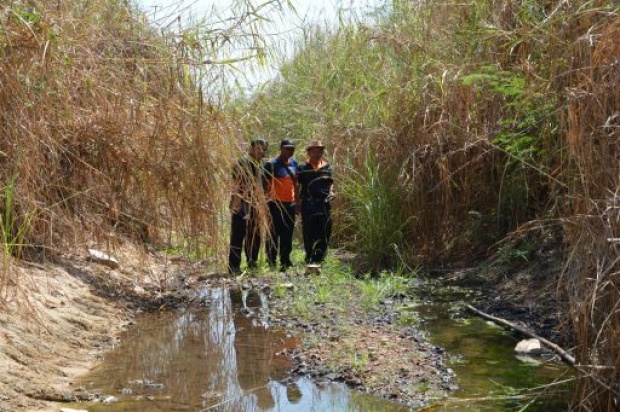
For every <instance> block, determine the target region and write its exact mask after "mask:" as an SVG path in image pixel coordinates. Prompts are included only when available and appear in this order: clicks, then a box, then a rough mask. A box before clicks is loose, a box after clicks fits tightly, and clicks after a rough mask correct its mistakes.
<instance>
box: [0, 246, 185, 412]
mask: <svg viewBox="0 0 620 412" xmlns="http://www.w3.org/2000/svg"><path fill="white" fill-rule="evenodd" d="M95 246H96V245H95ZM99 249H100V250H104V251H105V249H104V248H99ZM121 250H122V251H121ZM109 253H110V254H111V255H113V256H114V257H115V258H117V259H118V261H119V262H120V267H119V268H118V269H111V268H109V267H107V266H105V265H102V264H100V263H95V262H91V261H89V258H88V257H89V254H88V252H87V250H86V249H84V250H83V251H80V252H77V253H73V254H67V255H65V256H63V257H62V260H61V261H60V263H55V264H46V265H37V264H32V263H26V262H22V263H15V262H13V263H11V266H10V267H9V268H8V269H5V270H9V271H10V272H6V273H10V274H11V278H12V279H13V282H12V283H13V286H12V287H10V288H9V290H10V293H9V295H8V296H7V297H6V299H4V298H3V299H1V300H0V411H2V412H5V411H6V412H8V411H11V412H12V411H59V410H60V409H61V407H62V404H60V403H54V402H49V401H48V400H49V399H58V398H59V397H63V396H71V393H72V392H71V389H72V386H71V385H72V381H73V380H74V378H75V377H77V376H79V375H82V374H84V373H85V372H87V371H88V370H89V368H91V367H92V366H93V365H94V364H95V362H97V360H98V359H99V358H100V356H101V354H102V352H103V351H105V350H107V349H109V348H112V347H113V346H114V345H115V343H116V342H117V336H118V334H119V332H120V331H121V329H122V328H124V327H126V325H127V324H128V323H129V322H130V318H131V314H132V312H133V311H134V310H135V309H136V304H139V303H140V302H142V303H146V302H149V303H150V304H154V305H158V304H162V302H163V304H165V293H163V294H162V290H165V286H164V287H162V285H166V284H167V282H168V281H169V280H170V279H172V275H171V273H173V272H174V271H175V266H176V265H175V264H174V263H171V262H170V261H168V260H166V259H163V258H155V257H153V256H151V255H149V254H147V253H144V252H140V251H138V250H137V249H135V248H133V247H131V246H128V245H124V246H123V248H122V249H117V250H114V251H111V252H109Z"/></svg>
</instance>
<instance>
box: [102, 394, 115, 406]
mask: <svg viewBox="0 0 620 412" xmlns="http://www.w3.org/2000/svg"><path fill="white" fill-rule="evenodd" d="M117 401H118V398H117V397H116V396H106V397H105V398H104V399H103V403H105V404H106V405H110V404H112V403H114V402H117Z"/></svg>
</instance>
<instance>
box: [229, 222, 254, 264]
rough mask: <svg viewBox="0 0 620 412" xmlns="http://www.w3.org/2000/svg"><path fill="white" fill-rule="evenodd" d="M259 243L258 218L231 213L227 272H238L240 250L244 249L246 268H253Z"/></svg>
mask: <svg viewBox="0 0 620 412" xmlns="http://www.w3.org/2000/svg"><path fill="white" fill-rule="evenodd" d="M246 217H247V218H246ZM244 240H245V245H244ZM260 242H261V236H260V226H259V224H258V218H257V217H256V216H254V214H253V213H250V214H246V213H244V212H240V213H233V215H232V219H231V228H230V252H229V253H228V270H229V271H231V272H238V271H239V270H240V267H241V250H242V248H243V249H245V258H246V259H247V261H248V267H255V266H256V262H257V261H258V251H259V249H260ZM244 246H245V247H244Z"/></svg>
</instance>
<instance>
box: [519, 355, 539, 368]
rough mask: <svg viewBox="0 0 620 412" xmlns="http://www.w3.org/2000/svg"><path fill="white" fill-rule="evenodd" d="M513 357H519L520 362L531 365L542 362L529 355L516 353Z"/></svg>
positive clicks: (537, 364)
mask: <svg viewBox="0 0 620 412" xmlns="http://www.w3.org/2000/svg"><path fill="white" fill-rule="evenodd" d="M515 358H517V359H519V360H520V361H521V362H523V363H525V364H528V365H532V366H540V365H542V362H541V361H539V360H538V359H534V358H532V357H531V356H529V355H516V356H515Z"/></svg>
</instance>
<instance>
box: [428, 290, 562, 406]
mask: <svg viewBox="0 0 620 412" xmlns="http://www.w3.org/2000/svg"><path fill="white" fill-rule="evenodd" d="M416 294H417V296H418V298H419V299H420V301H419V305H418V306H417V308H416V311H417V312H418V314H419V316H420V318H421V319H423V326H422V328H423V329H425V330H426V331H427V332H428V335H429V340H430V341H431V342H432V343H433V344H434V345H437V346H440V347H442V348H443V349H444V350H445V351H446V353H447V354H448V364H449V365H450V367H451V368H452V369H453V370H454V371H455V373H456V376H457V378H458V385H459V388H460V389H459V390H458V391H457V392H456V393H455V394H454V395H453V396H452V397H451V398H450V399H448V400H446V401H445V402H443V403H439V404H438V405H437V406H436V407H434V408H431V409H430V410H432V411H435V412H439V411H463V412H472V411H493V412H495V411H519V410H527V411H528V412H536V411H544V412H560V411H561V412H564V411H566V410H568V399H569V397H570V387H569V385H568V384H560V383H559V382H562V381H566V380H569V381H570V378H571V373H570V370H569V368H568V367H567V366H566V365H564V364H562V363H560V362H559V361H557V360H550V359H549V358H550V357H547V358H542V357H525V356H516V355H515V352H514V347H515V345H516V343H517V342H518V341H519V340H520V339H521V338H522V337H519V336H517V335H515V334H514V333H512V332H510V331H507V330H504V329H501V328H499V327H498V326H495V325H493V324H492V323H490V322H486V321H484V320H482V319H480V318H476V317H471V316H470V315H469V314H464V313H462V311H460V310H458V308H457V307H456V306H455V303H456V302H459V301H466V302H469V301H471V300H472V299H473V298H474V293H473V292H472V291H469V290H466V289H462V288H446V287H444V286H437V287H433V286H424V287H422V288H421V290H418V291H417V293H416ZM534 394H536V395H534ZM526 406H527V407H526Z"/></svg>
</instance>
